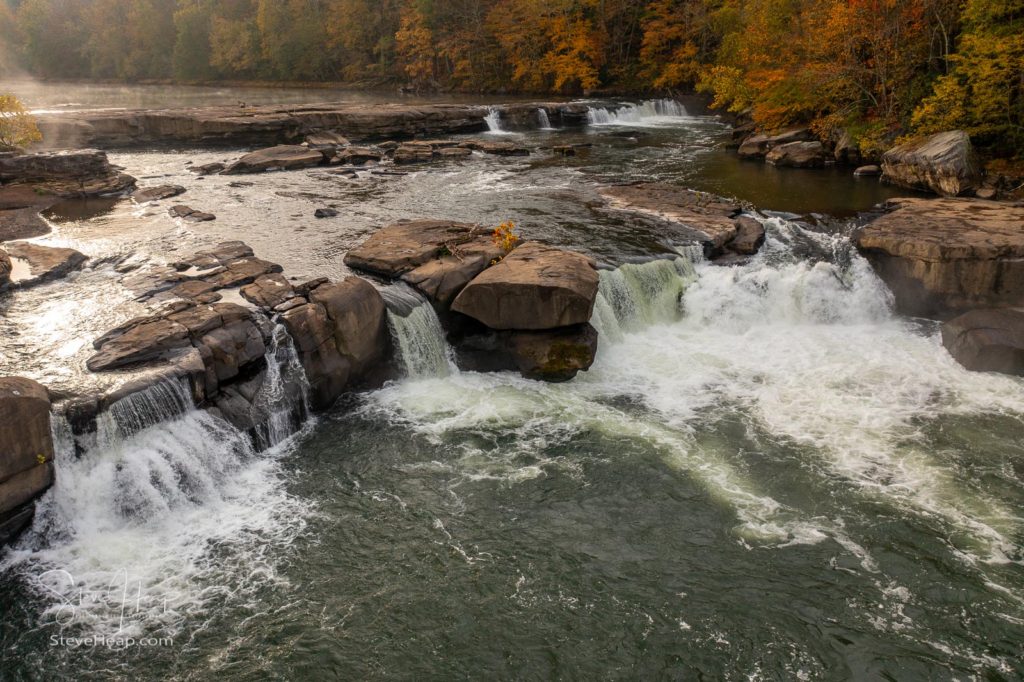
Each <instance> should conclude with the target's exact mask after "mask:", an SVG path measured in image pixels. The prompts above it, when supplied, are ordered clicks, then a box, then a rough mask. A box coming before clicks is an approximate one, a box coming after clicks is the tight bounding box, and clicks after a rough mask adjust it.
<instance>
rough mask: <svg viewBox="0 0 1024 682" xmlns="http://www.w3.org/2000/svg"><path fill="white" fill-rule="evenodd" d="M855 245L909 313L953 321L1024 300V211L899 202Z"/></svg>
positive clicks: (973, 203) (957, 202) (979, 204)
mask: <svg viewBox="0 0 1024 682" xmlns="http://www.w3.org/2000/svg"><path fill="white" fill-rule="evenodd" d="M886 207H887V209H888V211H889V212H888V213H886V214H885V215H883V216H881V217H880V218H878V219H876V220H874V221H873V222H871V223H869V224H868V225H867V226H865V227H864V228H863V229H862V230H861V231H860V234H859V235H858V237H857V246H858V248H859V249H860V250H861V252H862V253H863V254H864V255H865V256H866V257H867V258H868V260H869V261H871V263H872V265H874V266H875V269H876V270H877V271H878V273H879V275H880V276H881V277H882V279H884V280H885V281H886V283H887V284H888V285H889V287H890V288H891V289H892V290H893V293H894V294H895V296H896V305H897V307H898V308H899V309H900V310H901V311H903V312H906V313H908V314H912V315H922V316H929V317H949V316H950V315H951V314H954V313H956V312H963V311H965V310H968V309H971V308H989V307H1000V306H1010V305H1018V304H1020V302H1021V301H1024V206H1016V205H1013V204H1007V203H1001V202H995V201H985V200H982V199H919V198H910V199H895V200H892V201H890V202H888V203H887V205H886Z"/></svg>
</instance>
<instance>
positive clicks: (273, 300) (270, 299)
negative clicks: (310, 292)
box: [241, 273, 295, 309]
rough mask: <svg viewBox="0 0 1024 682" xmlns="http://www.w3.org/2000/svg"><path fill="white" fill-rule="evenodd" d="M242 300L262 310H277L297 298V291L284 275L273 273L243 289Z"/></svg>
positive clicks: (263, 276)
mask: <svg viewBox="0 0 1024 682" xmlns="http://www.w3.org/2000/svg"><path fill="white" fill-rule="evenodd" d="M241 295H242V298H244V299H245V300H247V301H249V302H250V303H252V304H253V305H256V306H259V307H260V308H266V309H270V308H275V307H277V306H279V305H281V304H282V303H284V302H285V301H287V300H288V299H289V298H293V297H294V296H295V290H294V289H293V288H292V285H291V284H289V283H288V280H286V279H285V278H284V275H281V274H279V273H272V274H269V275H262V276H260V277H257V278H256V279H255V280H254V281H253V283H252V284H248V285H246V286H244V287H242V292H241Z"/></svg>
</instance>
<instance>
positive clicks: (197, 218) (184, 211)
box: [167, 204, 217, 223]
mask: <svg viewBox="0 0 1024 682" xmlns="http://www.w3.org/2000/svg"><path fill="white" fill-rule="evenodd" d="M167 213H168V215H170V216H171V217H172V218H181V219H183V220H187V221H189V222H190V223H202V222H206V221H208V220H216V219H217V216H215V215H213V214H212V213H203V212H202V211H197V210H196V209H194V208H192V207H191V206H185V205H184V204H178V205H177V206H172V207H171V208H169V209H168V210H167Z"/></svg>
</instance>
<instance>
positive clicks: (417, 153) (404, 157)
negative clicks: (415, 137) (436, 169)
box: [393, 142, 434, 165]
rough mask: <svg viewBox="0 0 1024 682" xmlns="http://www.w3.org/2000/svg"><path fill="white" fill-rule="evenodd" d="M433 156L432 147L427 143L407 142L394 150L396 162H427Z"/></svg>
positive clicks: (400, 163)
mask: <svg viewBox="0 0 1024 682" xmlns="http://www.w3.org/2000/svg"><path fill="white" fill-rule="evenodd" d="M433 158H434V148H433V147H431V146H430V145H429V144H423V143H415V142H409V143H406V144H403V145H401V146H400V147H399V148H398V149H396V150H395V155H394V157H393V159H394V162H395V163H396V164H399V165H402V164H412V163H429V162H430V161H431V160H432V159H433Z"/></svg>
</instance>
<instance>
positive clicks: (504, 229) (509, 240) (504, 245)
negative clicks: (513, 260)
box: [491, 220, 519, 254]
mask: <svg viewBox="0 0 1024 682" xmlns="http://www.w3.org/2000/svg"><path fill="white" fill-rule="evenodd" d="M515 229H516V224H515V223H514V222H512V221H511V220H506V221H505V222H503V223H502V224H501V225H498V227H496V228H494V232H492V233H491V239H493V240H494V245H495V246H497V247H498V248H499V249H501V250H502V251H503V252H504V253H506V254H508V253H510V252H511V251H512V249H514V248H516V245H517V244H518V243H519V235H517V234H516V233H515Z"/></svg>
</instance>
